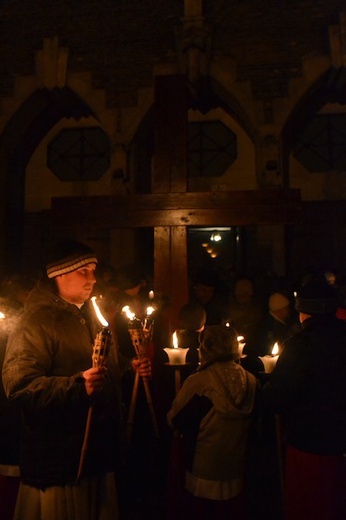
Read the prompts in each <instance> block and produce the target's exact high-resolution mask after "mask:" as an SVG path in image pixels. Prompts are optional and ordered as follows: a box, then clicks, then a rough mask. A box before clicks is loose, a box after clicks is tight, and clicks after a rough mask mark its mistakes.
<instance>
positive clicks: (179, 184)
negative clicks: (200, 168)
mask: <svg viewBox="0 0 346 520" xmlns="http://www.w3.org/2000/svg"><path fill="white" fill-rule="evenodd" d="M187 100H188V92H187V79H186V76H185V75H178V74H177V75H170V76H157V77H156V78H155V105H154V114H155V134H154V136H155V137H154V138H155V147H154V149H155V155H154V169H153V173H152V192H153V193H161V192H162V193H164V192H182V191H186V189H187V157H188V155H187V153H188V147H187V135H188V104H187Z"/></svg>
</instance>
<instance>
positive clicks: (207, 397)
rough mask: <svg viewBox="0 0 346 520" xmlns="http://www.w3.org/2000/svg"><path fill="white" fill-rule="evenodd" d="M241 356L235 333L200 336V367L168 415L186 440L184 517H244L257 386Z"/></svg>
mask: <svg viewBox="0 0 346 520" xmlns="http://www.w3.org/2000/svg"><path fill="white" fill-rule="evenodd" d="M237 357H238V342H237V333H236V331H235V330H234V329H232V328H231V327H227V326H224V325H215V326H209V327H206V329H205V330H204V331H203V332H201V336H200V358H201V365H200V368H199V370H198V371H197V372H196V373H195V374H193V375H191V376H190V377H188V378H187V379H186V381H185V382H184V384H183V386H182V388H181V389H180V391H179V392H178V394H177V396H176V398H175V400H174V401H173V404H172V408H171V410H170V411H169V412H168V416H167V418H168V421H169V424H170V425H171V426H172V427H173V428H174V429H175V430H178V431H179V432H180V434H181V436H182V441H183V449H184V458H185V465H186V471H185V490H186V493H185V497H184V499H183V503H182V505H181V508H182V509H181V513H182V517H183V518H190V519H192V518H198V519H199V520H203V519H204V518H209V519H210V518H218V519H220V520H221V519H223V518H228V519H230V518H233V517H232V514H235V515H236V518H238V519H240V518H243V517H244V508H243V502H242V494H243V493H242V491H243V488H244V473H245V461H246V449H247V438H248V432H249V426H250V421H251V414H252V412H253V409H254V404H255V397H256V388H257V382H256V378H255V377H254V376H253V375H252V374H250V373H249V372H247V371H246V370H244V369H243V368H242V367H241V366H240V365H239V364H238V363H237V362H236V360H237ZM184 514H185V516H184Z"/></svg>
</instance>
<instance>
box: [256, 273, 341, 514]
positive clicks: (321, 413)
mask: <svg viewBox="0 0 346 520" xmlns="http://www.w3.org/2000/svg"><path fill="white" fill-rule="evenodd" d="M337 305H338V301H337V297H336V293H335V290H334V289H333V287H331V286H330V285H328V284H327V283H326V281H325V280H313V281H311V282H309V283H308V284H306V285H305V286H303V287H302V288H301V289H300V291H299V292H298V295H297V298H296V310H297V312H298V313H299V321H300V323H301V329H302V330H301V332H299V333H298V334H296V335H295V336H293V337H292V338H290V339H288V340H287V341H286V342H285V345H284V349H283V352H282V354H281V355H280V357H279V359H278V362H277V364H276V367H275V369H274V370H273V372H272V373H271V374H270V375H269V382H268V383H267V384H266V385H265V387H264V389H263V395H264V399H265V402H266V403H267V406H268V407H269V408H270V409H271V410H272V411H274V412H275V413H277V414H280V415H281V416H282V427H283V430H284V438H285V439H287V445H286V446H285V498H286V509H287V511H286V512H287V519H288V520H326V519H328V520H341V519H344V518H346V508H345V483H346V480H345V477H346V472H345V453H346V377H345V373H346V323H345V322H344V321H342V320H339V319H338V318H337V317H336V311H337Z"/></svg>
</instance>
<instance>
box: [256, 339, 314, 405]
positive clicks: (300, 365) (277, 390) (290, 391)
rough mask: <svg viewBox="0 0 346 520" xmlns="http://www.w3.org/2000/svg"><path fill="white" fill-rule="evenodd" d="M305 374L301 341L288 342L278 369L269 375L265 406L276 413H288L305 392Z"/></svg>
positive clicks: (265, 387)
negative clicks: (300, 346)
mask: <svg viewBox="0 0 346 520" xmlns="http://www.w3.org/2000/svg"><path fill="white" fill-rule="evenodd" d="M305 374H306V368H305V360H304V356H303V354H302V352H301V349H300V348H299V340H291V341H288V342H287V343H286V346H285V348H284V350H283V352H282V354H281V355H280V357H279V359H278V362H277V364H276V367H275V368H274V370H273V372H272V373H271V374H269V382H268V383H266V384H265V386H264V388H263V398H264V402H265V404H266V405H267V406H268V407H269V408H270V409H271V410H273V411H274V412H276V413H282V412H285V411H287V410H288V409H289V408H290V407H291V406H292V405H294V404H295V402H296V401H297V400H299V399H300V395H301V393H302V392H304V391H305V390H304V389H305V385H306V384H307V383H306V381H307V379H306V375H305Z"/></svg>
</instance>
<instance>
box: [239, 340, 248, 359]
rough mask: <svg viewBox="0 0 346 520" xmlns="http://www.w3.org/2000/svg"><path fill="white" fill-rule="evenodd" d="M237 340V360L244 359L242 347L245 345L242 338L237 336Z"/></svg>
mask: <svg viewBox="0 0 346 520" xmlns="http://www.w3.org/2000/svg"><path fill="white" fill-rule="evenodd" d="M237 340H238V355H239V358H242V357H246V356H245V354H244V355H243V350H244V347H245V345H246V342H245V338H244V336H238V337H237Z"/></svg>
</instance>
